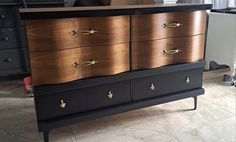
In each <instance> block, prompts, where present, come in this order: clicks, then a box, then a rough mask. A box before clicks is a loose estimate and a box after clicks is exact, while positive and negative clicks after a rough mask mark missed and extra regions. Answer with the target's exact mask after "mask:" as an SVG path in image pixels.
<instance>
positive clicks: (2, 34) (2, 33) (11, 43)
mask: <svg viewBox="0 0 236 142" xmlns="http://www.w3.org/2000/svg"><path fill="white" fill-rule="evenodd" d="M22 47H26V37H25V29H24V28H14V29H13V28H7V29H0V50H1V49H8V48H22Z"/></svg>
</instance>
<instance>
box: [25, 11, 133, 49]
mask: <svg viewBox="0 0 236 142" xmlns="http://www.w3.org/2000/svg"><path fill="white" fill-rule="evenodd" d="M25 24H26V29H27V38H28V45H29V50H30V51H48V50H55V49H69V48H74V47H86V46H95V45H113V44H120V43H128V42H129V41H130V34H129V33H130V31H129V29H130V24H129V16H111V17H93V18H67V19H52V20H27V21H25ZM52 35H53V36H52ZM38 43H40V44H38Z"/></svg>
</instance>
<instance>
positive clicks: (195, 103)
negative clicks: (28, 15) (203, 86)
mask: <svg viewBox="0 0 236 142" xmlns="http://www.w3.org/2000/svg"><path fill="white" fill-rule="evenodd" d="M193 99H194V108H193V110H196V109H197V96H196V97H193Z"/></svg>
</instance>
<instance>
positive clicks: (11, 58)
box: [0, 0, 64, 77]
mask: <svg viewBox="0 0 236 142" xmlns="http://www.w3.org/2000/svg"><path fill="white" fill-rule="evenodd" d="M24 1H26V2H27V3H24ZM62 5H64V0H56V1H54V2H51V0H1V1H0V77H6V76H11V75H19V74H29V73H30V69H29V62H28V60H29V59H28V51H27V42H26V35H25V27H24V23H23V21H22V20H21V18H20V14H19V11H18V9H19V8H23V7H26V6H27V7H48V6H50V7H58V6H62Z"/></svg>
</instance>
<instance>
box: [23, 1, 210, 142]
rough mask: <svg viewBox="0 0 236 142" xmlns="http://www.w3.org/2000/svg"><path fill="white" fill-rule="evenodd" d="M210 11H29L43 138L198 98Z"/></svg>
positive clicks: (139, 8)
mask: <svg viewBox="0 0 236 142" xmlns="http://www.w3.org/2000/svg"><path fill="white" fill-rule="evenodd" d="M211 7H212V5H209V4H205V5H201V4H195V5H190V4H174V5H160V4H159V5H158V4H153V5H132V6H99V7H71V8H67V7H65V8H28V9H21V10H20V14H21V17H22V19H24V22H25V25H26V33H27V41H28V51H29V59H30V67H31V73H32V83H33V87H34V94H35V97H34V99H35V109H36V114H37V122H38V127H39V131H40V132H43V133H44V141H45V142H48V140H49V132H50V131H51V130H52V129H55V128H58V127H63V126H66V125H70V124H74V123H77V122H82V121H86V120H90V119H94V118H99V117H104V116H108V115H112V114H117V113H121V112H126V111H131V110H135V109H140V108H144V107H148V106H152V105H158V104H162V103H167V102H171V101H176V100H180V99H185V98H190V97H191V98H193V100H194V106H193V109H196V108H197V96H199V95H202V94H204V89H203V88H202V76H203V67H204V65H205V61H204V52H205V40H206V30H207V29H206V28H207V14H206V10H207V9H210V8H211Z"/></svg>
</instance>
